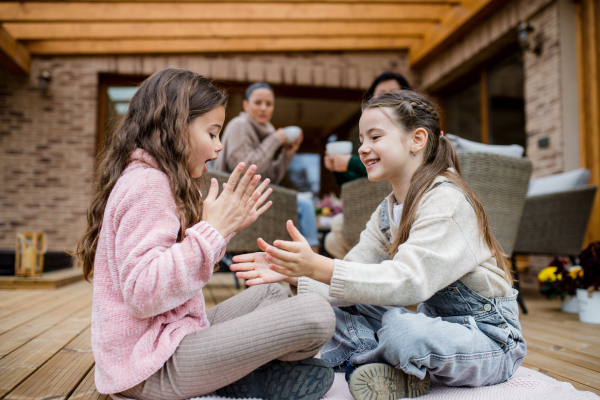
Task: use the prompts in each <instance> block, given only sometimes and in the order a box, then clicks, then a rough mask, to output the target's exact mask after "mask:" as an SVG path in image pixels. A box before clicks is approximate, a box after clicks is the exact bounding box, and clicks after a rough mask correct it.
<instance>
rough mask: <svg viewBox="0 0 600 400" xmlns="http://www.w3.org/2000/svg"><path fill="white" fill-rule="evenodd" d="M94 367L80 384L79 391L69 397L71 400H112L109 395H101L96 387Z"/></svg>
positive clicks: (76, 390)
mask: <svg viewBox="0 0 600 400" xmlns="http://www.w3.org/2000/svg"><path fill="white" fill-rule="evenodd" d="M94 371H95V367H93V368H92V369H91V370H90V372H88V374H87V375H86V377H85V379H84V380H83V381H82V382H81V383H80V384H79V386H78V387H77V389H75V391H74V392H73V394H72V395H70V396H69V400H110V399H111V397H110V396H109V395H107V394H100V393H98V391H97V390H96V385H94Z"/></svg>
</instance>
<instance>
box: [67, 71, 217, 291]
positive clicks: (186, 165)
mask: <svg viewBox="0 0 600 400" xmlns="http://www.w3.org/2000/svg"><path fill="white" fill-rule="evenodd" d="M226 103H227V94H226V93H224V92H222V91H220V90H218V89H216V88H215V87H214V86H213V85H212V83H211V82H210V81H209V80H208V79H206V78H205V77H203V76H201V75H198V74H196V73H194V72H191V71H186V70H182V69H175V68H167V69H163V70H161V71H158V72H156V73H155V74H153V75H152V76H150V77H149V78H148V79H146V80H145V81H144V82H143V83H142V84H141V86H140V88H139V89H138V90H137V92H136V94H135V95H134V96H133V98H132V99H131V103H130V104H129V109H128V110H127V113H126V114H125V116H124V117H123V118H122V119H121V120H120V121H119V123H118V125H117V127H116V128H115V130H114V132H113V133H112V134H111V135H109V137H108V139H107V141H106V144H105V146H104V151H103V153H102V154H101V155H100V156H99V161H98V162H97V163H96V165H97V168H96V171H95V173H94V179H93V186H92V196H91V202H90V206H89V209H88V212H87V229H86V231H85V233H84V234H83V236H82V237H81V238H80V240H79V243H78V244H77V250H76V253H75V254H76V255H77V256H78V257H79V262H80V264H82V265H83V276H84V277H85V279H86V280H89V276H90V274H91V273H92V272H93V269H94V258H95V256H96V248H97V246H98V238H99V236H100V230H101V228H102V219H103V217H104V210H105V208H106V203H107V202H108V198H109V196H110V193H111V191H112V189H113V187H114V186H115V184H116V183H117V180H118V179H119V177H120V176H121V174H122V173H123V170H125V168H126V167H127V164H128V163H129V161H130V156H131V154H132V153H133V151H134V150H135V149H138V148H139V149H143V150H145V151H146V152H148V154H150V155H151V156H152V157H154V159H155V160H156V162H157V164H158V167H159V168H160V170H161V171H162V172H164V173H165V174H166V175H167V177H168V178H169V182H170V184H171V190H172V192H173V197H174V198H175V204H176V205H177V211H178V212H179V218H180V223H181V228H180V231H179V235H178V241H181V240H183V238H184V237H185V230H186V229H187V228H188V227H190V226H192V225H195V224H197V223H198V222H199V221H200V220H201V218H202V197H201V196H200V194H199V189H200V186H201V181H200V179H194V178H192V165H191V158H192V157H191V156H192V149H191V146H190V141H189V133H188V126H189V124H190V123H191V122H192V120H193V119H194V118H196V117H198V116H200V115H203V114H206V113H207V112H209V111H211V110H213V109H215V108H216V107H218V106H225V105H226Z"/></svg>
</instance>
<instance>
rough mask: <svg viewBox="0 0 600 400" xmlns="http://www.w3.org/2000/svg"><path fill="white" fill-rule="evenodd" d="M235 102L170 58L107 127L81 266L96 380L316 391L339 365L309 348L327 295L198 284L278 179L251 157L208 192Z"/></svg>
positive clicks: (163, 388) (120, 391) (117, 394)
mask: <svg viewBox="0 0 600 400" xmlns="http://www.w3.org/2000/svg"><path fill="white" fill-rule="evenodd" d="M226 102H227V96H226V94H225V93H223V92H221V91H219V90H217V89H216V88H215V87H214V86H213V85H212V84H211V83H210V82H209V81H208V80H207V79H206V78H204V77H202V76H200V75H198V74H195V73H193V72H190V71H185V70H179V69H165V70H162V71H159V72H157V73H155V74H154V75H152V76H151V77H150V78H148V79H147V80H146V81H145V82H144V83H143V84H142V85H141V86H140V88H139V89H138V91H137V93H136V94H135V96H134V97H133V99H132V100H131V104H130V105H129V110H128V111H127V114H126V115H125V116H124V117H123V119H122V120H121V121H120V123H119V125H118V127H117V128H116V130H115V132H114V133H113V134H112V135H111V136H110V137H109V138H108V141H107V143H106V145H105V150H104V153H103V155H102V157H101V160H100V162H99V166H98V169H97V172H96V175H95V177H94V190H93V194H92V201H91V205H90V208H89V211H88V226H87V230H86V232H85V234H84V235H83V237H82V239H81V240H80V242H79V244H78V256H79V258H80V260H81V262H82V264H83V269H84V276H85V277H86V279H88V278H89V277H90V276H91V274H92V273H93V277H94V279H93V285H94V300H93V308H92V348H93V351H94V358H95V360H96V367H95V374H96V376H95V382H96V387H97V389H98V391H99V392H101V393H108V394H111V395H112V396H113V397H114V398H122V397H132V398H138V399H186V398H190V397H196V396H201V395H204V394H207V393H210V392H213V391H215V390H217V392H218V393H219V394H220V395H224V396H227V397H262V398H273V397H277V396H278V398H289V399H316V398H318V397H320V396H321V395H323V394H324V393H325V392H326V391H327V390H328V389H329V387H330V386H331V383H332V381H333V371H332V369H331V367H330V366H329V365H328V364H327V363H325V362H324V361H321V360H315V359H312V358H310V357H311V356H313V355H315V354H316V353H317V352H318V351H319V349H320V348H321V347H322V346H323V345H324V344H325V343H326V342H327V341H328V340H329V339H330V338H331V336H332V334H333V331H334V327H335V317H334V315H333V311H332V309H331V307H330V306H329V304H328V303H327V301H325V300H324V299H323V298H322V297H320V296H319V295H317V294H307V295H302V296H296V297H293V298H288V296H287V294H286V292H285V291H284V290H283V288H282V287H281V286H280V285H277V284H273V285H267V286H264V287H262V286H261V287H256V288H250V289H248V290H246V291H244V292H242V293H240V294H238V295H237V296H234V297H233V298H231V299H229V300H227V301H225V302H223V303H221V304H219V305H217V306H215V307H213V308H212V309H210V310H208V311H207V310H206V309H205V302H204V297H203V295H202V288H203V287H204V285H206V284H207V282H208V281H209V280H210V277H211V276H212V273H213V271H214V269H215V265H216V264H217V262H218V261H219V260H220V258H221V257H222V256H223V254H224V252H225V246H226V245H227V243H228V242H229V240H230V239H231V237H232V236H233V235H234V234H235V232H237V231H240V230H242V229H244V228H246V227H247V226H249V225H250V224H251V223H252V222H254V221H255V220H256V219H257V218H258V217H259V216H260V215H261V214H262V213H263V212H265V211H266V210H267V209H268V208H269V206H270V204H271V202H267V203H266V204H265V205H263V206H262V207H261V205H262V204H263V203H264V202H265V200H266V199H267V197H268V196H269V194H270V189H268V190H266V191H264V190H265V188H266V186H267V185H268V183H269V181H268V180H265V181H264V182H263V183H262V184H261V185H260V186H258V187H257V185H258V182H259V180H260V176H259V175H254V172H255V171H256V167H255V166H254V165H252V166H250V167H249V168H248V170H247V172H246V173H245V174H243V176H242V171H243V170H244V168H245V165H244V164H243V163H240V164H239V165H238V166H237V168H236V169H235V171H234V172H233V173H232V174H231V177H230V178H229V181H228V183H227V184H226V185H224V189H223V191H222V193H221V194H220V195H219V194H218V192H219V188H218V184H217V182H216V180H215V179H213V180H212V181H211V182H210V190H209V192H208V195H207V196H206V198H205V199H202V196H201V194H200V190H199V189H200V182H201V180H200V179H199V178H200V177H201V176H202V174H203V172H206V171H207V167H206V163H207V162H208V161H210V160H214V159H216V158H217V154H218V153H219V152H220V151H221V150H222V149H223V147H222V145H221V142H220V140H219V133H220V131H221V128H222V126H223V122H224V119H225V105H226ZM238 180H239V182H238ZM236 183H237V187H236ZM234 188H235V189H234ZM263 191H264V194H263ZM298 375H299V376H304V378H301V379H300V381H301V382H300V383H301V384H300V385H297V384H296V383H297V379H295V378H294V379H292V377H295V376H298ZM280 392H281V393H280Z"/></svg>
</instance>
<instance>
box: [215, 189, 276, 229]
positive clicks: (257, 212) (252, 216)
mask: <svg viewBox="0 0 600 400" xmlns="http://www.w3.org/2000/svg"><path fill="white" fill-rule="evenodd" d="M270 182H271V180H270V179H269V178H267V179H265V180H264V181H263V183H261V184H260V186H259V187H258V189H256V192H258V193H262V192H263V191H264V190H265V188H266V187H267V185H268V184H269V183H270ZM226 185H227V184H226V183H224V184H223V190H225V186H226ZM256 192H255V193H256ZM272 192H273V189H271V188H268V189H267V190H266V191H265V192H264V193H263V195H262V196H260V198H259V199H258V201H257V202H256V203H255V204H254V207H252V210H250V213H248V216H247V217H246V220H245V221H244V222H242V224H241V225H240V226H239V227H238V228H237V229H236V230H235V231H236V232H239V231H241V230H242V229H246V228H247V227H248V226H250V225H251V224H252V223H253V222H254V221H256V220H257V219H258V217H260V216H261V215H262V214H263V213H264V212H265V211H267V210H268V209H269V207H271V205H272V204H273V202H272V201H270V200H269V201H268V202H267V204H265V205H264V206H262V207H260V206H261V204H262V203H264V202H265V200H266V199H267V198H268V197H269V195H270V194H271V193H272ZM258 207H260V208H258Z"/></svg>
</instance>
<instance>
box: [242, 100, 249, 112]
mask: <svg viewBox="0 0 600 400" xmlns="http://www.w3.org/2000/svg"><path fill="white" fill-rule="evenodd" d="M242 108H243V109H244V111H245V112H248V100H244V101H242Z"/></svg>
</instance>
